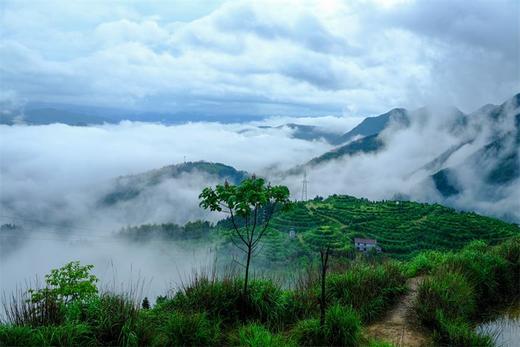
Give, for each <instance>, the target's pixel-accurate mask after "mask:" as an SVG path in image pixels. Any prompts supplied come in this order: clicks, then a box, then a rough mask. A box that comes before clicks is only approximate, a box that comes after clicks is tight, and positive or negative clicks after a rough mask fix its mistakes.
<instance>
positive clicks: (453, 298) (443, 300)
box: [415, 272, 476, 328]
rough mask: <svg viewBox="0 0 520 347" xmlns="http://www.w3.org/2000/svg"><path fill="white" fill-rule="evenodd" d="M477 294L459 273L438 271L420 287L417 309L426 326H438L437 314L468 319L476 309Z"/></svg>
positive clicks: (448, 317) (449, 317) (450, 317)
mask: <svg viewBox="0 0 520 347" xmlns="http://www.w3.org/2000/svg"><path fill="white" fill-rule="evenodd" d="M475 307H476V306H475V294H474V291H473V288H472V286H471V285H470V284H469V283H468V281H467V280H466V278H465V277H464V276H462V275H461V274H459V273H455V272H443V273H436V274H435V275H434V276H432V277H431V278H427V279H425V280H424V281H423V282H422V283H421V284H420V285H419V287H418V292H417V300H416V303H415V311H416V312H417V315H418V317H419V319H420V320H421V322H422V323H423V324H425V325H426V326H429V327H432V328H437V327H438V321H437V314H438V312H439V311H440V312H442V314H443V315H444V317H446V318H447V319H457V318H462V319H468V318H469V317H470V316H471V315H472V314H473V313H474V311H475Z"/></svg>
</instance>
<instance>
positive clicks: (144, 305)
mask: <svg viewBox="0 0 520 347" xmlns="http://www.w3.org/2000/svg"><path fill="white" fill-rule="evenodd" d="M141 307H142V308H143V309H144V310H148V309H150V301H149V300H148V297H146V296H145V297H144V299H143V303H142V304H141Z"/></svg>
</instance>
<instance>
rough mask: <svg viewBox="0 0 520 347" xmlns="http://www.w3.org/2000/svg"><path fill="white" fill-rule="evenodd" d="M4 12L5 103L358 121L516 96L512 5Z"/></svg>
mask: <svg viewBox="0 0 520 347" xmlns="http://www.w3.org/2000/svg"><path fill="white" fill-rule="evenodd" d="M0 6H1V23H0V24H1V25H0V30H1V36H0V59H1V61H0V77H1V85H0V88H1V89H0V101H6V100H11V101H13V100H14V101H15V102H18V103H24V102H28V101H44V102H60V103H72V104H86V105H99V106H113V107H127V108H137V109H145V110H150V111H166V112H172V113H177V112H183V113H190V112H192V113H198V114H212V113H222V114H225V113H229V114H234V113H240V114H251V115H254V114H257V115H300V116H301V115H327V114H334V115H341V114H343V115H356V116H358V115H371V114H378V113H382V112H385V111H387V110H388V109H390V108H392V107H400V106H404V107H410V108H413V107H419V106H422V105H424V104H432V103H433V104H437V103H442V104H451V105H455V106H458V107H460V108H461V109H462V110H463V111H472V110H473V109H475V108H477V107H479V106H481V105H483V104H485V103H500V102H502V101H503V100H505V99H506V98H509V97H510V96H512V95H513V94H515V93H517V92H520V67H519V64H520V63H519V61H520V28H519V25H520V24H519V23H520V1H517V0H510V1H506V0H504V1H502V0H487V1H479V0H474V1H468V0H430V1H413V0H372V1H370V0H366V1H361V0H360V1H358V0H352V1H336V0H317V1H302V0H299V1H280V0H275V1H263V0H262V1H254V2H253V1H214V0H203V1H202V0H201V1H189V0H181V1H178V0H172V1H166V0H162V1H161V0H154V1H144V0H141V1H137V0H132V1H129V0H125V1H105V0H103V1H101V0H97V1H96V0H93V1H72V0H56V1H54V0H46V1H37V0H29V1H24V0H2V1H1V2H0Z"/></svg>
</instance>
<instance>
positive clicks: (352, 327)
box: [325, 305, 361, 346]
mask: <svg viewBox="0 0 520 347" xmlns="http://www.w3.org/2000/svg"><path fill="white" fill-rule="evenodd" d="M360 334H361V321H360V319H359V317H358V315H357V313H356V312H354V310H353V309H352V308H350V307H349V308H345V307H343V306H340V305H334V306H332V307H330V308H329V309H328V310H327V313H326V314H325V337H326V341H327V344H328V345H332V346H357V345H358V343H359V339H360Z"/></svg>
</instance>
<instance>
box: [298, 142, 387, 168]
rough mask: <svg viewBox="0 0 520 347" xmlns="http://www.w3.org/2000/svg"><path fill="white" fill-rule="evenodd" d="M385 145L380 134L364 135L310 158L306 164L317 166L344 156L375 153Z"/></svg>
mask: <svg viewBox="0 0 520 347" xmlns="http://www.w3.org/2000/svg"><path fill="white" fill-rule="evenodd" d="M383 147H384V144H383V141H382V140H381V139H380V138H379V134H374V135H370V136H366V137H363V138H361V139H359V140H356V141H352V142H350V143H348V144H346V145H343V146H340V147H337V148H335V149H333V150H332V151H329V152H326V153H325V154H322V155H321V156H319V157H317V158H314V159H312V160H310V161H309V162H308V163H307V164H305V165H306V166H316V165H319V164H321V163H324V162H327V161H330V160H334V159H338V158H341V157H344V156H353V155H357V154H363V153H374V152H377V151H379V150H381V149H382V148H383Z"/></svg>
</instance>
